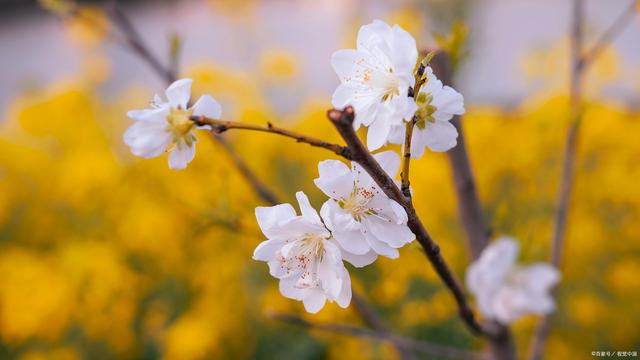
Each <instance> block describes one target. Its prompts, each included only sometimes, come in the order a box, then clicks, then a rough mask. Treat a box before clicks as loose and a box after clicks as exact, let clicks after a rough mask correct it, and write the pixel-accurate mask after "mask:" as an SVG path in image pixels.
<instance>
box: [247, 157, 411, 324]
mask: <svg viewBox="0 0 640 360" xmlns="http://www.w3.org/2000/svg"><path fill="white" fill-rule="evenodd" d="M374 158H375V159H376V160H377V161H378V162H379V163H380V165H381V166H382V167H383V169H384V170H385V171H386V172H387V173H388V174H389V175H390V176H394V175H395V174H396V173H397V172H398V169H399V167H400V157H399V156H398V155H397V154H396V153H394V152H392V151H384V152H380V153H378V154H375V155H374ZM318 170H319V173H320V174H319V177H318V178H316V179H315V180H314V183H315V184H316V186H317V187H318V188H320V190H321V191H322V192H323V193H324V194H325V195H327V196H328V197H329V199H328V200H327V201H326V202H325V203H324V204H323V205H322V208H321V209H320V214H319V215H318V212H317V211H316V210H315V209H314V208H313V207H312V206H311V205H310V204H309V200H308V199H307V196H306V195H305V194H304V193H303V192H298V193H297V194H296V197H297V199H298V204H299V206H300V212H301V215H296V212H295V210H294V209H293V206H291V205H290V204H281V205H276V206H272V207H258V208H256V218H257V219H258V224H259V225H260V229H262V232H263V233H264V235H265V236H266V237H267V240H266V241H264V242H262V243H261V244H260V245H258V247H257V248H256V250H255V252H254V254H253V258H254V259H256V260H261V261H266V262H267V263H268V264H269V272H270V274H271V275H272V276H274V277H276V278H278V279H279V280H280V292H281V293H282V295H284V296H286V297H288V298H291V299H295V300H301V301H302V302H303V303H304V306H305V309H306V310H307V311H309V312H312V313H315V312H317V311H319V310H320V309H321V308H322V306H323V305H324V303H325V301H326V300H329V301H336V302H337V303H338V305H340V306H342V307H346V306H347V305H349V302H350V300H351V280H350V278H349V273H348V272H347V270H346V269H345V267H344V263H343V260H344V261H347V262H349V263H351V264H352V265H354V266H356V267H363V266H366V265H369V264H371V263H373V262H374V261H375V260H376V259H377V257H378V255H382V256H386V257H388V258H392V259H394V258H397V257H398V256H399V254H398V249H399V248H400V247H402V246H404V245H405V244H408V243H410V242H411V241H413V240H414V239H415V236H414V235H413V233H412V232H411V230H409V228H408V227H407V213H406V212H405V210H404V208H403V207H402V206H401V205H400V204H398V203H397V202H395V201H394V200H391V199H389V198H388V197H387V196H386V195H385V194H384V193H383V192H382V190H381V189H380V187H379V186H378V185H377V184H376V183H375V182H374V181H373V179H372V178H371V176H369V174H367V173H366V171H365V170H363V169H362V168H361V167H360V166H359V165H358V164H357V163H355V162H354V163H352V164H351V168H349V167H348V166H347V165H345V164H344V163H342V162H340V161H337V160H325V161H322V162H320V163H319V164H318Z"/></svg>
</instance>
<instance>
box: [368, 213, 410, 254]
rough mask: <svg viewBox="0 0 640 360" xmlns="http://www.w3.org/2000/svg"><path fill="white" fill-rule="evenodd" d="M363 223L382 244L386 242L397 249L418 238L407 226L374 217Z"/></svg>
mask: <svg viewBox="0 0 640 360" xmlns="http://www.w3.org/2000/svg"><path fill="white" fill-rule="evenodd" d="M363 222H364V223H365V226H366V227H367V228H368V229H369V231H370V232H371V234H374V235H373V236H375V237H376V238H377V239H378V240H379V241H380V242H384V243H385V244H387V245H389V246H391V247H393V248H396V249H397V248H401V247H403V246H404V245H406V244H408V243H410V242H412V241H413V240H415V238H416V237H415V235H414V234H413V233H412V232H411V230H409V228H408V227H407V226H406V225H400V224H395V223H393V222H390V221H385V220H382V219H380V218H377V217H373V216H371V217H368V218H366V219H365V220H363Z"/></svg>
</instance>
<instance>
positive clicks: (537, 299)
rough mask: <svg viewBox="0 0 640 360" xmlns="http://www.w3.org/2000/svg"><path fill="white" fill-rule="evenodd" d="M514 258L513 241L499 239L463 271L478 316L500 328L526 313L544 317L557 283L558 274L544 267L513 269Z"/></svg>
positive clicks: (548, 310) (515, 244) (549, 308)
mask: <svg viewBox="0 0 640 360" xmlns="http://www.w3.org/2000/svg"><path fill="white" fill-rule="evenodd" d="M517 255H518V244H517V243H516V241H515V239H513V238H510V237H502V238H499V239H498V240H496V241H494V242H493V243H492V244H490V245H489V246H487V248H486V249H485V250H484V251H483V252H482V254H481V255H480V257H479V258H478V259H477V260H476V261H475V262H474V263H472V264H471V265H470V266H469V268H468V269H467V278H466V281H467V286H468V287H469V290H471V292H472V293H473V294H474V295H475V296H476V301H477V303H478V308H479V309H480V312H482V314H484V315H485V316H486V317H488V318H492V319H496V320H498V321H499V322H500V323H503V324H508V323H511V322H512V321H514V320H517V319H518V318H520V317H521V316H523V315H525V314H529V313H533V314H538V315H544V314H548V313H550V312H551V311H553V309H554V307H555V305H554V301H553V297H552V296H551V294H550V290H551V288H552V287H553V286H554V285H555V284H556V283H557V282H558V281H559V280H560V273H559V272H558V270H557V269H556V268H555V267H553V266H551V265H549V264H546V263H537V264H533V265H531V266H527V267H517V266H516V265H515V263H516V257H517Z"/></svg>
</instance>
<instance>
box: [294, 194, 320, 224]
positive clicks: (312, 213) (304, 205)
mask: <svg viewBox="0 0 640 360" xmlns="http://www.w3.org/2000/svg"><path fill="white" fill-rule="evenodd" d="M296 199H297V200H298V206H300V212H301V213H302V216H303V217H305V218H307V219H308V220H309V221H310V222H311V223H315V224H316V225H319V226H322V221H321V220H320V216H318V212H317V211H316V209H314V208H313V206H311V203H310V202H309V198H308V197H307V195H305V193H304V192H302V191H298V192H297V193H296Z"/></svg>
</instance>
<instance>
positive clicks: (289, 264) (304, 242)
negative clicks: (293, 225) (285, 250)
mask: <svg viewBox="0 0 640 360" xmlns="http://www.w3.org/2000/svg"><path fill="white" fill-rule="evenodd" d="M292 251H293V254H292V256H290V257H289V258H286V259H285V258H282V259H281V260H280V261H281V262H282V266H284V267H285V268H286V269H287V272H288V273H291V272H299V274H300V275H299V277H298V280H297V281H296V285H295V287H296V288H298V289H306V288H312V287H316V286H318V285H319V284H320V281H319V280H318V271H317V264H318V263H319V262H320V261H322V257H323V256H324V252H325V249H324V238H323V237H322V236H320V235H317V234H307V235H306V236H305V237H304V238H302V239H300V240H299V241H298V244H297V245H296V247H295V249H293V250H292Z"/></svg>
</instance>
